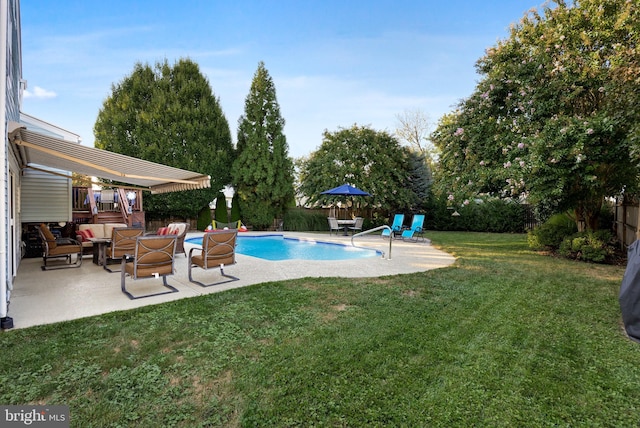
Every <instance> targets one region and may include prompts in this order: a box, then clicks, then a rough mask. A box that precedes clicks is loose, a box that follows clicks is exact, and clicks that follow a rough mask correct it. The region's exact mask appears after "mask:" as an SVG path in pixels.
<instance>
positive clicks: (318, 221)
mask: <svg viewBox="0 0 640 428" xmlns="http://www.w3.org/2000/svg"><path fill="white" fill-rule="evenodd" d="M283 229H284V230H287V231H290V232H310V231H326V230H329V223H328V222H327V216H326V215H325V214H324V213H322V212H319V211H313V210H306V209H298V208H295V209H289V210H287V212H286V213H285V215H284V218H283Z"/></svg>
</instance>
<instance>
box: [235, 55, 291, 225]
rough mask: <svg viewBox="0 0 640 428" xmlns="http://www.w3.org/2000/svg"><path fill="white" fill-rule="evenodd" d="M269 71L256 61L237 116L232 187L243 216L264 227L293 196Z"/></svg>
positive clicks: (279, 116) (271, 221)
mask: <svg viewBox="0 0 640 428" xmlns="http://www.w3.org/2000/svg"><path fill="white" fill-rule="evenodd" d="M283 129H284V119H283V118H282V116H281V115H280V106H279V105H278V101H277V99H276V89H275V85H274V83H273V80H272V78H271V76H269V72H268V71H267V69H266V68H265V66H264V63H263V62H260V63H259V65H258V69H257V71H256V73H255V75H254V77H253V81H252V82H251V89H250V91H249V95H248V96H247V98H246V100H245V106H244V114H243V115H242V116H241V117H240V119H239V126H238V143H237V155H238V157H237V159H236V161H235V163H234V167H233V172H232V174H233V180H234V188H235V190H236V192H237V194H238V199H239V203H240V210H241V212H242V216H243V220H244V221H245V222H246V223H247V224H249V225H251V226H253V228H255V229H265V228H267V227H269V226H270V225H272V224H273V221H274V219H276V218H279V217H282V216H283V215H284V211H285V209H286V207H287V206H288V204H289V202H290V201H291V200H293V197H294V191H293V162H292V160H291V159H290V158H289V156H288V150H289V148H288V145H287V139H286V137H285V135H284V133H283Z"/></svg>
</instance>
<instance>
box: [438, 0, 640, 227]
mask: <svg viewBox="0 0 640 428" xmlns="http://www.w3.org/2000/svg"><path fill="white" fill-rule="evenodd" d="M638 17H639V15H638V3H637V2H635V1H633V2H632V1H626V0H583V1H575V2H573V4H572V5H567V4H565V2H563V1H556V2H555V5H554V4H550V5H548V6H546V7H545V8H544V9H543V14H539V13H538V12H535V11H533V12H530V13H528V14H527V15H525V16H524V17H523V19H522V20H521V21H520V22H519V23H518V24H517V25H514V26H513V27H512V29H511V34H510V37H509V38H508V39H506V40H503V41H500V42H498V44H497V45H496V46H495V47H492V48H491V49H489V50H488V51H487V53H486V55H485V56H484V57H482V58H481V59H480V60H479V61H478V63H477V69H478V72H479V74H480V75H481V76H482V79H481V80H480V82H479V83H478V85H477V87H476V90H475V91H474V93H473V94H472V95H471V96H470V97H469V98H468V99H466V100H464V101H463V102H461V103H460V105H459V106H458V109H457V111H456V112H454V113H452V114H450V115H447V116H445V117H443V118H442V119H441V121H440V123H439V126H438V128H437V129H436V131H435V132H434V133H433V135H432V140H433V141H434V143H435V144H436V145H437V146H438V147H439V149H440V151H441V157H440V169H439V171H438V176H437V182H438V184H437V187H438V189H439V190H440V191H441V192H443V193H445V194H447V195H448V198H449V200H450V201H451V203H452V204H454V205H457V204H461V203H462V204H464V203H468V200H469V198H471V197H472V196H476V195H477V194H479V193H485V194H490V195H494V196H500V197H523V196H526V197H527V199H528V200H529V201H530V202H532V203H535V204H544V205H546V206H547V207H550V209H552V210H554V211H558V212H560V211H571V212H573V213H574V215H575V219H576V221H579V222H584V224H585V225H586V227H587V228H590V229H595V228H596V227H597V223H598V216H599V214H600V211H601V206H602V203H603V201H604V199H605V197H607V196H615V195H617V194H619V193H620V192H621V191H623V189H626V190H627V191H628V190H632V189H634V188H635V187H636V186H637V182H638V156H637V150H635V147H634V144H637V130H638V122H637V120H638V112H637V108H636V109H635V110H631V111H629V110H628V109H629V107H630V106H631V107H633V106H635V107H638V105H639V103H638V100H639V98H638V97H639V96H640V92H639V91H638V90H637V88H638V83H640V81H639V80H638V76H639V73H638V56H637V53H636V52H637V51H636V48H637V45H638V37H639V35H640V32H638V28H640V21H639V20H638ZM634 85H635V86H634ZM633 88H635V90H633ZM621 101H624V102H621ZM634 140H635V142H634Z"/></svg>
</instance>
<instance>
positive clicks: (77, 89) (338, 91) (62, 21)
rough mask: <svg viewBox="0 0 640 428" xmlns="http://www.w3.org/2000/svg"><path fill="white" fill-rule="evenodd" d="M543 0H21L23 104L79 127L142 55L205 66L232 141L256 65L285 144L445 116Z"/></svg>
mask: <svg viewBox="0 0 640 428" xmlns="http://www.w3.org/2000/svg"><path fill="white" fill-rule="evenodd" d="M541 3H542V1H541V0H494V1H492V2H479V1H473V0H449V1H435V0H414V1H405V0H393V1H381V0H368V1H361V0H339V1H334V0H322V1H314V0H298V1H295V0H279V1H275V0H263V1H259V0H255V1H244V0H237V1H230V0H229V1H217V0H201V1H195V0H183V1H181V2H176V1H165V0H156V1H146V0H126V1H122V0H110V1H101V0H65V1H62V2H52V1H50V0H23V1H22V2H21V16H22V59H23V78H24V79H26V80H27V82H28V88H27V91H28V93H27V94H26V96H25V99H24V102H23V111H24V112H25V113H28V114H31V115H33V116H36V117H38V118H40V119H43V120H45V121H48V122H51V123H53V124H56V125H58V126H60V127H62V128H65V129H68V130H70V131H72V132H76V133H78V134H80V135H81V136H82V139H83V144H86V145H89V146H92V145H93V124H94V123H95V120H96V117H97V114H98V111H99V109H100V108H101V107H102V104H103V102H104V100H105V98H106V97H108V96H109V95H110V93H111V85H112V84H114V83H118V82H120V81H121V80H122V79H123V78H125V77H126V76H128V75H130V74H131V72H132V71H133V67H134V64H135V63H136V62H141V63H148V64H151V65H153V64H155V63H156V62H158V61H163V60H164V59H167V60H168V61H169V63H171V64H173V63H174V62H176V61H177V60H178V59H180V58H190V59H191V60H193V61H195V62H196V63H198V64H199V66H200V71H201V72H202V73H203V74H204V75H205V76H206V77H207V79H208V80H209V83H210V85H211V88H212V90H213V93H214V94H215V96H217V97H218V98H219V99H220V104H221V106H222V109H223V111H224V113H225V116H226V117H227V120H228V121H229V125H230V126H231V132H232V134H233V136H234V139H235V134H236V127H237V122H238V118H239V117H240V115H241V114H242V113H243V108H244V101H245V98H246V96H247V94H248V93H249V88H250V85H251V80H252V78H253V74H254V73H255V71H256V69H257V67H258V63H259V62H260V61H263V62H264V63H265V66H266V68H267V70H268V71H269V74H270V75H271V77H272V78H273V80H274V82H275V86H276V94H277V97H278V102H279V104H280V112H281V114H282V116H283V117H284V119H285V121H286V124H285V129H284V131H285V134H286V136H287V142H288V144H289V154H290V155H291V156H294V157H299V156H305V155H308V154H309V153H311V152H312V151H314V150H316V149H317V148H318V147H319V146H320V144H321V143H322V133H323V131H324V130H329V131H336V130H338V128H339V127H350V126H352V125H353V124H355V123H357V124H358V125H369V126H371V127H372V128H374V129H376V130H386V131H389V132H393V131H394V130H395V128H396V126H397V116H398V115H399V114H402V113H403V112H404V111H406V110H415V109H419V110H421V111H423V112H424V113H425V114H426V115H427V116H428V117H429V118H430V120H431V121H432V122H433V123H434V124H435V123H436V122H437V120H438V119H439V118H440V117H441V116H442V115H443V114H445V113H448V112H450V111H451V110H452V109H453V106H454V105H455V104H456V103H457V102H458V101H459V100H460V99H462V98H466V97H467V96H469V95H470V94H471V92H472V91H473V88H474V87H475V84H476V82H477V80H478V76H477V74H476V73H475V68H474V64H475V62H476V61H477V59H478V58H480V57H481V56H482V55H483V53H484V51H485V49H486V48H488V47H490V46H493V45H494V44H495V43H496V41H497V40H498V39H503V38H505V37H507V36H508V28H509V26H510V24H512V23H515V22H517V21H519V20H520V18H521V17H522V16H523V14H524V13H525V12H526V11H528V10H530V9H531V8H534V7H538V6H540V4H541Z"/></svg>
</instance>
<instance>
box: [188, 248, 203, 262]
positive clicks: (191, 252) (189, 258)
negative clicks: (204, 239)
mask: <svg viewBox="0 0 640 428" xmlns="http://www.w3.org/2000/svg"><path fill="white" fill-rule="evenodd" d="M194 250H202V248H198V247H192V248H191V249H190V250H189V255H188V260H191V254H193V252H194Z"/></svg>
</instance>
